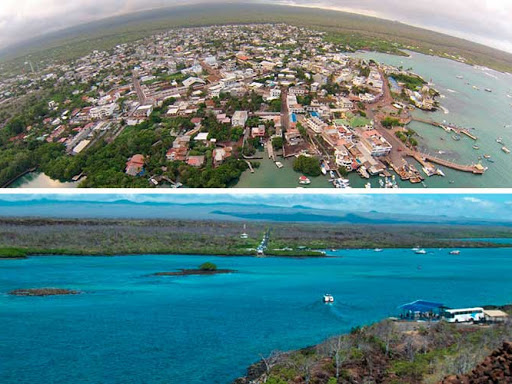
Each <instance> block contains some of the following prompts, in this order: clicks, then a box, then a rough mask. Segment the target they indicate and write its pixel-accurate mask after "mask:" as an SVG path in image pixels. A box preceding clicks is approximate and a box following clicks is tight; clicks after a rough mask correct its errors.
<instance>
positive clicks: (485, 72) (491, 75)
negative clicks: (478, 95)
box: [484, 71, 499, 80]
mask: <svg viewBox="0 0 512 384" xmlns="http://www.w3.org/2000/svg"><path fill="white" fill-rule="evenodd" d="M484 75H487V76H489V77H492V78H493V79H496V80H499V78H498V76H496V75H493V74H492V73H489V72H487V71H484Z"/></svg>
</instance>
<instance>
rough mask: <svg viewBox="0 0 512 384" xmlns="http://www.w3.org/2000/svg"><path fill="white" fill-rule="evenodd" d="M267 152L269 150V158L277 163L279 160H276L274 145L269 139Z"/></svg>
mask: <svg viewBox="0 0 512 384" xmlns="http://www.w3.org/2000/svg"><path fill="white" fill-rule="evenodd" d="M267 152H268V158H269V159H272V160H273V161H274V163H275V162H276V161H277V160H276V154H275V152H274V147H273V145H272V142H271V141H270V140H269V141H267Z"/></svg>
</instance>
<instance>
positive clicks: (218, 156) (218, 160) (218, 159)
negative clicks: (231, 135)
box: [213, 147, 233, 167]
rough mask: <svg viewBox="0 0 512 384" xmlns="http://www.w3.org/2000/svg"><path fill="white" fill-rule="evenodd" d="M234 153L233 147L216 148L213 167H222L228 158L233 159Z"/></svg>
mask: <svg viewBox="0 0 512 384" xmlns="http://www.w3.org/2000/svg"><path fill="white" fill-rule="evenodd" d="M232 152H233V148H232V147H225V148H215V149H214V150H213V165H214V166H216V167H217V166H219V165H221V164H222V163H223V162H224V161H226V159H227V158H229V157H231V154H232Z"/></svg>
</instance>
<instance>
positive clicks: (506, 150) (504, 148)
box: [501, 146, 510, 154]
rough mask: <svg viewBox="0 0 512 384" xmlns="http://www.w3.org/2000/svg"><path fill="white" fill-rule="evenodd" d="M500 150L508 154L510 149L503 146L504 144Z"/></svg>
mask: <svg viewBox="0 0 512 384" xmlns="http://www.w3.org/2000/svg"><path fill="white" fill-rule="evenodd" d="M501 150H502V151H503V152H505V153H506V154H509V153H510V149H508V148H507V147H505V146H504V147H502V148H501Z"/></svg>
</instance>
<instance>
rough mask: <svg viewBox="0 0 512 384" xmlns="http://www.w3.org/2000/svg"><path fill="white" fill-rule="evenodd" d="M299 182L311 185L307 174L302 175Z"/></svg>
mask: <svg viewBox="0 0 512 384" xmlns="http://www.w3.org/2000/svg"><path fill="white" fill-rule="evenodd" d="M299 184H301V185H309V184H311V180H309V179H308V178H307V177H306V176H301V177H300V178H299Z"/></svg>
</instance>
